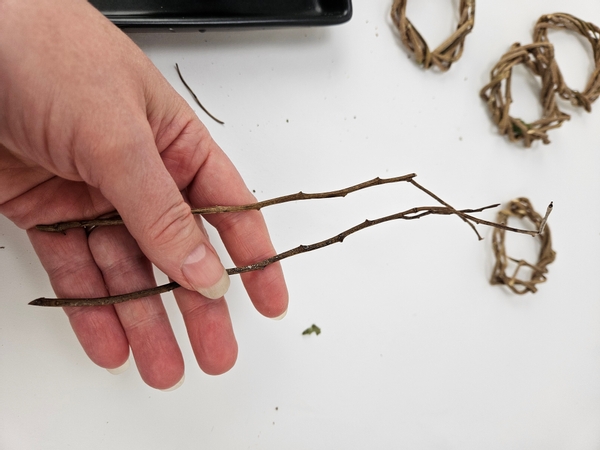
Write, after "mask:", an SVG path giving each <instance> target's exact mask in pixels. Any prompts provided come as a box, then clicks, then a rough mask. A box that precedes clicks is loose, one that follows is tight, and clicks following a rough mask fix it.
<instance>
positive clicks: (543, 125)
mask: <svg viewBox="0 0 600 450" xmlns="http://www.w3.org/2000/svg"><path fill="white" fill-rule="evenodd" d="M552 61H554V49H553V46H552V44H550V43H547V42H536V43H533V44H528V45H523V46H522V45H521V44H519V43H516V44H513V45H512V46H511V47H510V50H509V51H508V52H507V53H505V54H504V56H502V58H501V59H500V61H499V62H498V63H497V64H496V65H495V66H494V68H493V69H492V72H491V76H490V78H491V81H490V82H489V83H488V84H487V85H486V86H484V87H483V89H481V91H480V96H481V98H482V99H483V100H485V102H486V103H487V105H488V108H489V110H490V113H491V114H492V120H493V121H494V123H495V124H496V125H497V126H498V130H499V131H500V134H503V135H507V136H508V138H509V139H510V141H511V142H516V141H521V140H522V141H523V144H524V145H525V147H530V146H531V143H532V142H533V141H535V140H541V141H542V142H543V143H544V144H549V143H550V140H549V139H548V134H547V132H548V130H551V129H553V128H558V127H560V126H561V124H562V123H563V122H564V121H565V120H569V119H570V116H569V115H568V114H565V113H563V112H562V111H560V109H558V106H557V104H556V80H555V75H554V72H553V71H552V70H550V64H551V63H552ZM518 64H524V65H525V66H526V67H527V68H528V69H529V70H530V72H531V73H532V74H533V75H535V76H538V77H540V79H541V92H540V101H541V103H542V107H543V113H542V117H541V118H540V119H538V120H536V121H534V122H532V123H526V122H524V121H523V120H521V119H519V118H516V117H512V116H511V115H510V105H511V103H512V96H511V79H512V69H513V67H515V66H516V65H518Z"/></svg>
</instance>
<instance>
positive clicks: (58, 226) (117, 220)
mask: <svg viewBox="0 0 600 450" xmlns="http://www.w3.org/2000/svg"><path fill="white" fill-rule="evenodd" d="M416 176H417V174H415V173H409V174H407V175H402V176H399V177H393V178H379V177H377V178H373V179H372V180H369V181H365V182H364V183H359V184H355V185H354V186H350V187H347V188H345V189H338V190H335V191H328V192H317V193H305V192H302V191H300V192H297V193H295V194H289V195H283V196H281V197H276V198H272V199H269V200H263V201H262V202H256V203H250V204H247V205H238V206H208V207H206V208H193V209H192V214H195V215H207V214H221V213H229V212H242V211H251V210H257V211H258V210H260V209H262V208H265V207H267V206H272V205H278V204H281V203H288V202H295V201H299V200H316V199H326V198H335V197H345V196H346V195H348V194H351V193H352V192H356V191H360V190H362V189H366V188H370V187H373V186H379V185H382V184H389V183H399V182H403V181H408V182H410V181H411V180H412V179H413V178H414V177H416ZM122 224H123V219H122V218H121V216H119V215H117V214H115V215H113V216H110V217H108V218H102V219H92V220H75V221H71V222H58V223H53V224H49V225H37V226H36V229H38V230H40V231H51V232H60V233H63V232H65V231H66V230H69V229H71V228H92V227H99V226H106V225H122Z"/></svg>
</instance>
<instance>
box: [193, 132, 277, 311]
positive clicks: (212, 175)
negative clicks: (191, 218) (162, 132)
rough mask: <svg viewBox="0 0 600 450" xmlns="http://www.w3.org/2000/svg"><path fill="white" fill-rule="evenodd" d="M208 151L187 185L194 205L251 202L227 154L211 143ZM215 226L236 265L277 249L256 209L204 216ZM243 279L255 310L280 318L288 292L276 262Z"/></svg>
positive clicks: (259, 259)
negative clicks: (194, 175) (207, 154)
mask: <svg viewBox="0 0 600 450" xmlns="http://www.w3.org/2000/svg"><path fill="white" fill-rule="evenodd" d="M211 145H212V148H211V150H212V151H211V152H210V153H209V156H208V157H207V159H206V161H204V164H203V165H202V166H201V168H200V169H199V171H198V173H197V175H196V177H195V178H194V180H193V181H192V183H191V185H190V186H189V187H188V190H187V192H188V195H189V198H190V202H191V203H192V204H193V205H195V206H207V205H240V204H245V203H253V202H255V201H256V199H255V198H254V196H253V195H252V194H251V193H250V191H249V190H248V188H247V187H246V186H245V184H244V182H243V180H242V178H241V176H240V175H239V173H238V172H237V170H236V169H235V167H234V166H233V164H232V163H231V161H229V159H228V158H227V156H226V155H225V154H224V153H223V152H222V151H221V150H220V149H219V148H218V147H217V146H216V144H214V143H212V144H211ZM205 218H206V220H207V221H208V222H210V223H211V224H212V225H213V226H215V227H216V228H217V230H218V232H219V235H220V237H221V239H222V240H223V243H224V244H225V246H226V248H227V251H228V252H229V254H230V255H231V258H232V260H233V262H234V263H235V265H236V266H244V265H248V264H252V263H255V262H258V261H261V260H263V259H266V258H268V257H270V256H273V255H274V254H275V253H276V252H275V249H274V248H273V245H272V243H271V240H270V237H269V233H268V230H267V226H266V224H265V221H264V218H263V216H262V214H261V213H260V212H259V211H247V212H242V213H226V214H213V215H207V216H206V217H205ZM241 276H242V281H243V283H244V286H245V288H246V290H247V292H248V295H249V296H250V298H251V300H252V302H253V304H254V306H255V307H256V309H257V310H258V311H259V312H260V313H261V314H263V315H265V316H267V317H271V318H279V317H281V316H282V315H284V314H285V313H286V311H287V307H288V292H287V287H286V285H285V280H284V277H283V271H282V270H281V265H280V264H279V263H276V264H271V265H269V266H267V267H266V268H265V269H264V270H260V271H255V272H248V273H245V274H242V275H241Z"/></svg>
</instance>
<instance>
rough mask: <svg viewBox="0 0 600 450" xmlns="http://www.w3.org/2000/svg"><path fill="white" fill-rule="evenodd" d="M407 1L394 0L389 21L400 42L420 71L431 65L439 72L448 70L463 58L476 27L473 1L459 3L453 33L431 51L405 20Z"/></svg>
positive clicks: (411, 25)
mask: <svg viewBox="0 0 600 450" xmlns="http://www.w3.org/2000/svg"><path fill="white" fill-rule="evenodd" d="M407 1H408V0H394V3H393V5H392V11H391V16H392V21H393V22H394V24H395V26H396V28H397V29H398V33H399V34H400V39H401V41H402V43H403V44H404V46H405V47H406V48H407V49H408V50H409V51H410V52H411V53H412V54H414V56H415V60H416V62H417V64H419V65H422V66H423V68H425V69H429V68H430V67H431V66H432V65H434V66H436V67H437V68H438V69H439V70H440V71H442V72H445V71H447V70H448V69H450V66H452V63H454V62H456V61H458V60H459V59H460V57H461V56H462V53H463V49H464V46H465V39H466V37H467V35H468V34H469V33H470V32H471V31H472V30H473V26H474V25H475V0H461V1H460V7H459V14H460V19H459V21H458V25H457V26H456V31H455V32H454V33H452V35H451V36H450V37H448V39H446V40H445V41H444V42H442V43H441V44H440V45H439V46H438V47H437V48H436V49H435V50H433V51H430V50H429V46H428V45H427V42H426V41H425V39H424V38H423V36H421V33H419V31H418V30H417V29H416V28H415V27H414V25H413V24H412V23H411V21H410V20H409V19H408V17H406V3H407Z"/></svg>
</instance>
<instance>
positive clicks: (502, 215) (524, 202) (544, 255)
mask: <svg viewBox="0 0 600 450" xmlns="http://www.w3.org/2000/svg"><path fill="white" fill-rule="evenodd" d="M551 210H552V204H550V206H549V207H548V210H547V211H546V215H545V216H544V217H542V216H540V215H539V214H538V213H537V212H535V210H534V209H533V207H532V206H531V202H530V201H529V200H528V199H527V198H524V197H520V198H517V199H515V200H512V201H511V202H510V204H509V205H508V207H507V208H505V209H503V210H502V211H500V212H499V213H498V217H497V221H498V222H499V223H503V224H506V223H507V221H508V218H509V217H517V218H519V219H523V218H527V219H528V220H530V221H531V223H533V224H534V225H535V226H536V228H537V229H538V230H539V233H538V234H537V235H536V238H537V239H539V241H540V243H541V248H540V253H539V257H538V260H537V262H536V263H535V264H531V263H528V262H527V261H524V260H522V259H520V260H517V259H515V258H511V257H509V256H507V255H506V246H505V242H504V237H505V231H504V230H503V229H501V228H496V229H494V233H493V237H492V248H493V251H494V255H495V257H496V264H495V266H494V270H493V272H492V278H491V280H490V283H491V284H501V285H505V286H507V287H508V288H509V289H510V290H511V291H513V292H514V293H516V294H526V293H527V292H532V293H535V292H537V287H536V285H537V284H539V283H543V282H544V281H546V273H548V269H547V266H548V264H550V263H552V262H553V261H554V259H555V258H556V252H555V251H554V250H553V249H552V236H551V234H550V228H549V227H548V226H546V220H547V219H548V215H549V214H550V211H551ZM509 261H512V262H513V263H516V264H517V266H516V267H515V270H514V272H513V274H512V276H509V275H507V273H506V269H507V267H508V263H509ZM523 267H527V268H529V269H531V276H530V278H529V279H528V280H526V279H521V278H518V277H519V272H520V271H521V269H522V268H523Z"/></svg>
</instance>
